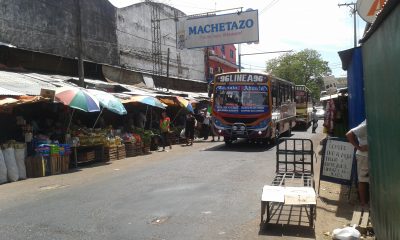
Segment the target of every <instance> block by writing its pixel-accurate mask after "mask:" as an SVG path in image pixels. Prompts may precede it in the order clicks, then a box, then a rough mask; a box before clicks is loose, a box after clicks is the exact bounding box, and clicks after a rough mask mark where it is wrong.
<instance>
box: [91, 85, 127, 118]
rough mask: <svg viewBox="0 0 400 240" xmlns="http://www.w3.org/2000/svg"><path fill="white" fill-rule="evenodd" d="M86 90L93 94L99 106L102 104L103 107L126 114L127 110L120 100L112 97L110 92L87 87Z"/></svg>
mask: <svg viewBox="0 0 400 240" xmlns="http://www.w3.org/2000/svg"><path fill="white" fill-rule="evenodd" d="M86 91H88V92H89V93H90V94H92V95H93V96H95V97H96V98H97V100H98V101H99V103H100V106H102V107H103V108H106V109H108V110H109V111H111V112H113V113H116V114H119V115H125V114H127V111H126V109H125V107H124V105H123V104H122V102H121V100H119V99H118V98H116V97H114V96H113V95H112V94H110V93H107V92H104V91H100V90H95V89H87V90H86Z"/></svg>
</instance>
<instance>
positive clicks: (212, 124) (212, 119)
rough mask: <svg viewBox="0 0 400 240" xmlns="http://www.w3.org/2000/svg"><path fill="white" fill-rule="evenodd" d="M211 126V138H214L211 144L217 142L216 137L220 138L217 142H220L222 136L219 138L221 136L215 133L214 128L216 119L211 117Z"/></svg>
mask: <svg viewBox="0 0 400 240" xmlns="http://www.w3.org/2000/svg"><path fill="white" fill-rule="evenodd" d="M210 125H211V126H210V132H211V136H212V140H211V142H214V141H215V139H214V137H215V136H217V137H218V140H217V141H220V136H219V134H218V133H216V132H215V128H214V118H213V117H211V124H210Z"/></svg>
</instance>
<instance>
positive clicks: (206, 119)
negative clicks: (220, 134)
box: [202, 112, 211, 140]
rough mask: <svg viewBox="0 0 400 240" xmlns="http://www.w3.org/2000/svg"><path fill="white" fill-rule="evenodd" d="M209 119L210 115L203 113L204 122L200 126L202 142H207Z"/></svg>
mask: <svg viewBox="0 0 400 240" xmlns="http://www.w3.org/2000/svg"><path fill="white" fill-rule="evenodd" d="M210 118H211V116H210V113H209V112H204V121H203V126H202V128H203V137H204V140H207V139H208V136H209V135H210Z"/></svg>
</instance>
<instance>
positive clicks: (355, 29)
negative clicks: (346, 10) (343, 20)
mask: <svg viewBox="0 0 400 240" xmlns="http://www.w3.org/2000/svg"><path fill="white" fill-rule="evenodd" d="M353 7H354V9H353V17H354V47H357V21H356V20H357V18H356V17H357V15H356V13H357V5H356V4H354V5H353Z"/></svg>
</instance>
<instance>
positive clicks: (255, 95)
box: [211, 72, 296, 144]
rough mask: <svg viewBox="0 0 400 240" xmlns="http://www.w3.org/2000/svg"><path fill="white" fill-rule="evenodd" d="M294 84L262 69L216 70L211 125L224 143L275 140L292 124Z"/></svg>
mask: <svg viewBox="0 0 400 240" xmlns="http://www.w3.org/2000/svg"><path fill="white" fill-rule="evenodd" d="M294 93H295V85H294V84H293V83H292V82H289V81H286V80H283V79H280V78H277V77H273V76H270V75H266V74H262V73H243V72H231V73H223V74H218V75H216V76H215V77H214V81H213V83H212V93H211V101H212V111H211V114H212V128H213V131H214V133H216V134H218V135H220V136H223V137H224V140H225V143H226V144H231V143H232V142H233V141H235V140H237V139H239V138H244V139H248V140H261V141H263V142H265V143H267V142H268V143H269V142H275V141H276V140H277V139H278V138H279V136H280V135H281V134H284V133H286V134H287V135H289V136H290V134H291V129H292V128H293V127H294V126H295V124H296V103H295V101H294V100H295V99H294V98H295V95H294Z"/></svg>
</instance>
